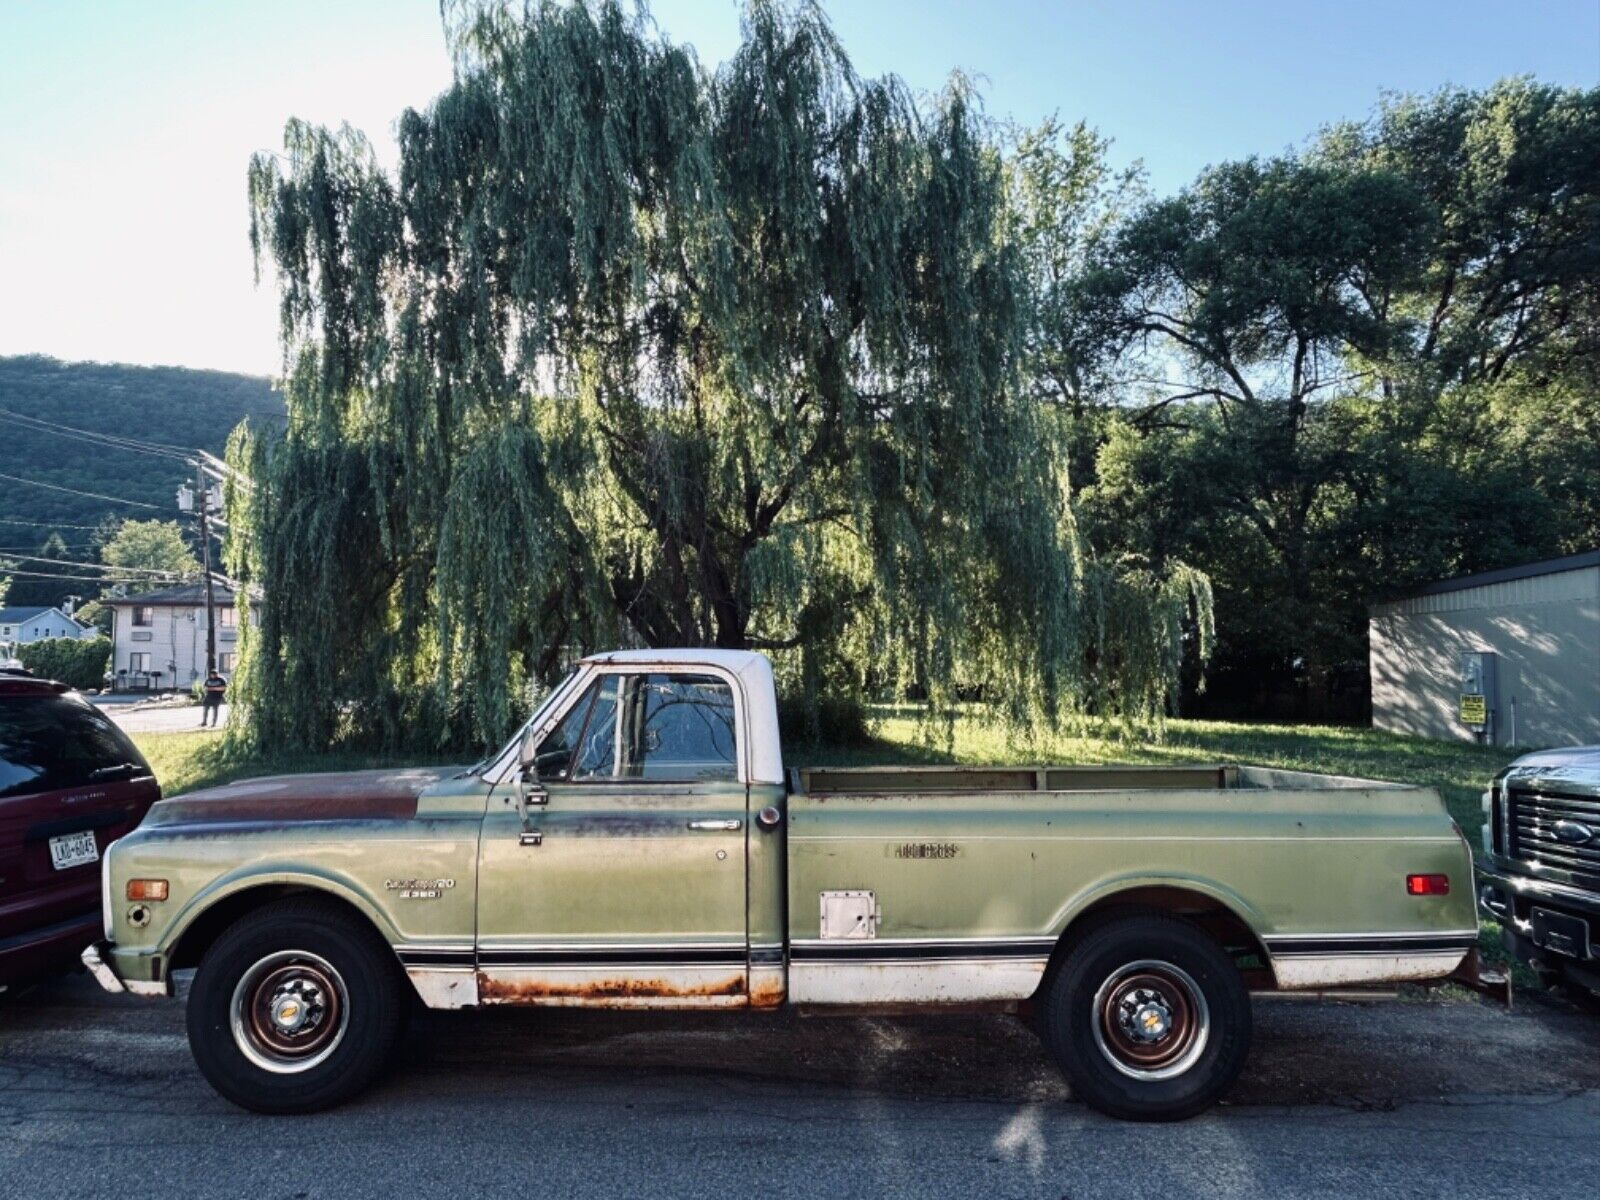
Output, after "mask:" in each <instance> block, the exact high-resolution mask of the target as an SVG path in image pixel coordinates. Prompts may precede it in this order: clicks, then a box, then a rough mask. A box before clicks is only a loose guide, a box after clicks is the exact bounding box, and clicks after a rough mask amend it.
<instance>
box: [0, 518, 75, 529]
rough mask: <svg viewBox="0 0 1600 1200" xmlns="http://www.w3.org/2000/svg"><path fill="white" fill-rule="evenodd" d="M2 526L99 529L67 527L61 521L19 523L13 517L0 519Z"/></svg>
mask: <svg viewBox="0 0 1600 1200" xmlns="http://www.w3.org/2000/svg"><path fill="white" fill-rule="evenodd" d="M0 525H27V526H31V527H33V528H35V529H99V528H100V526H99V525H66V524H63V523H62V522H60V521H19V520H16V519H15V518H13V517H0Z"/></svg>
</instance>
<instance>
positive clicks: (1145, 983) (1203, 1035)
mask: <svg viewBox="0 0 1600 1200" xmlns="http://www.w3.org/2000/svg"><path fill="white" fill-rule="evenodd" d="M1090 1019H1091V1020H1092V1022H1093V1027H1094V1040H1095V1045H1096V1046H1097V1047H1098V1048H1099V1050H1100V1053H1101V1054H1103V1055H1104V1056H1105V1058H1106V1061H1108V1062H1109V1063H1110V1064H1111V1065H1112V1066H1113V1067H1115V1068H1116V1069H1117V1070H1118V1071H1120V1072H1121V1073H1122V1074H1124V1075H1128V1076H1131V1077H1132V1078H1135V1079H1145V1080H1157V1079H1171V1078H1173V1077H1174V1076H1177V1075H1181V1074H1183V1072H1185V1071H1187V1070H1188V1069H1189V1068H1190V1067H1192V1066H1194V1064H1195V1062H1196V1060H1197V1059H1199V1057H1200V1055H1201V1054H1202V1053H1203V1052H1204V1051H1205V1048H1206V1042H1207V1041H1208V1040H1209V1038H1210V1036H1211V1010H1210V1008H1209V1007H1208V1006H1207V1004H1206V998H1205V995H1204V993H1202V992H1201V990H1200V985H1199V984H1197V983H1196V982H1195V981H1194V978H1193V976H1191V975H1190V974H1189V973H1188V972H1187V971H1185V970H1184V969H1183V968H1182V967H1179V966H1176V965H1175V964H1173V963H1169V962H1162V961H1159V960H1156V959H1141V960H1140V961H1138V962H1132V963H1129V964H1127V965H1126V966H1124V967H1120V968H1118V969H1117V970H1116V971H1114V972H1112V973H1111V975H1110V976H1109V977H1108V978H1107V979H1106V981H1105V982H1104V983H1102V984H1101V985H1100V987H1099V989H1098V990H1097V991H1096V992H1095V997H1094V1011H1093V1013H1092V1014H1091V1018H1090Z"/></svg>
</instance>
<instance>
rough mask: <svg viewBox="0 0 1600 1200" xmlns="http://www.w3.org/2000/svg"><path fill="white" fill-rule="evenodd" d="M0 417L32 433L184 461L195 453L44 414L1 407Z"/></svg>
mask: <svg viewBox="0 0 1600 1200" xmlns="http://www.w3.org/2000/svg"><path fill="white" fill-rule="evenodd" d="M0 420H9V421H11V422H12V423H13V424H17V425H21V426H22V427H23V428H24V429H31V430H32V431H33V432H35V433H50V434H54V435H55V436H57V437H64V438H73V439H76V440H77V441H80V442H83V441H87V442H94V443H96V444H99V445H112V446H116V447H118V448H119V449H123V450H133V451H136V452H138V453H141V454H157V455H161V456H163V457H166V458H177V459H182V460H183V461H184V462H187V461H189V459H190V458H192V457H193V456H194V451H192V450H185V449H184V448H183V447H182V446H173V445H169V444H168V443H166V442H147V441H145V440H144V439H142V438H131V437H125V436H123V435H122V434H118V433H100V432H98V431H97V430H93V429H80V428H78V427H77V426H76V425H64V424H62V423H61V422H60V421H47V420H45V419H44V418H43V417H35V416H30V415H29V414H27V413H19V412H13V411H12V410H11V409H9V408H0Z"/></svg>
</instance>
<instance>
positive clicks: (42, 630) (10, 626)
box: [0, 606, 96, 650]
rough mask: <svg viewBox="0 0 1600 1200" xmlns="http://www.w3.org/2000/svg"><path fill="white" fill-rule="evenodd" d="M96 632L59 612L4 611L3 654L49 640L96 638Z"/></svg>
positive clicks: (0, 611) (0, 626)
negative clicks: (16, 648) (19, 647)
mask: <svg viewBox="0 0 1600 1200" xmlns="http://www.w3.org/2000/svg"><path fill="white" fill-rule="evenodd" d="M95 633H96V631H95V629H94V628H92V627H91V626H88V625H84V624H83V623H81V622H80V621H78V620H76V619H75V618H73V617H71V616H68V615H67V614H66V613H64V612H62V611H61V610H60V609H59V608H38V607H33V606H28V607H13V608H0V650H11V649H13V648H15V647H17V646H26V645H27V644H28V643H29V642H38V641H43V640H44V639H45V638H85V637H94V636H95Z"/></svg>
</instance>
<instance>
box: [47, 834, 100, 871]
mask: <svg viewBox="0 0 1600 1200" xmlns="http://www.w3.org/2000/svg"><path fill="white" fill-rule="evenodd" d="M99 861H100V848H99V847H98V846H96V845H95V844H94V830H92V829H85V830H84V831H83V832H82V833H64V834H62V835H61V836H60V837H53V838H51V839H50V865H51V866H53V867H54V868H55V869H56V870H58V871H65V870H66V869H67V868H68V867H81V866H83V865H84V864H85V863H92V862H99Z"/></svg>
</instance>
